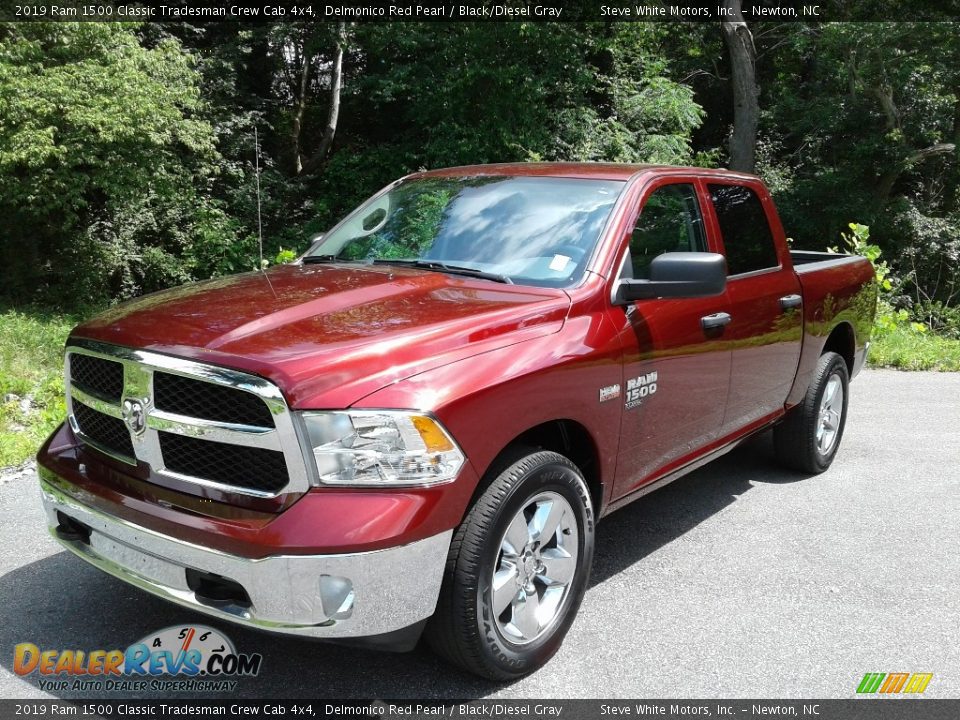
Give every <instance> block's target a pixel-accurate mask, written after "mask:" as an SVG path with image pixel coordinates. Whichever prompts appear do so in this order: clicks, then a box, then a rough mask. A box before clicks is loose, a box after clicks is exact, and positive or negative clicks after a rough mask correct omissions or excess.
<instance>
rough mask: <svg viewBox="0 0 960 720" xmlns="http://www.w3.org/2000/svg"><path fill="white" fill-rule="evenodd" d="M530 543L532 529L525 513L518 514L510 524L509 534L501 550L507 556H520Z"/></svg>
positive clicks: (504, 539) (505, 537)
mask: <svg viewBox="0 0 960 720" xmlns="http://www.w3.org/2000/svg"><path fill="white" fill-rule="evenodd" d="M529 542H530V528H529V527H528V526H527V521H526V519H525V518H524V516H523V512H522V511H521V512H519V513H517V515H516V517H514V518H513V520H512V521H511V522H510V527H508V528H507V534H506V535H505V536H504V538H503V542H502V543H501V544H500V545H501V549H502V550H503V552H504V553H505V554H506V555H512V556H515V555H519V554H520V551H521V550H523V548H524V547H525V546H526V545H527V543H529Z"/></svg>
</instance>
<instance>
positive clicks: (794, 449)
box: [773, 352, 850, 475]
mask: <svg viewBox="0 0 960 720" xmlns="http://www.w3.org/2000/svg"><path fill="white" fill-rule="evenodd" d="M833 378H836V379H838V380H839V382H840V388H841V389H842V391H843V398H842V409H841V410H840V413H839V415H840V417H839V421H838V422H837V423H834V424H836V432H835V435H834V436H833V439H832V442H831V443H830V445H829V447H827V448H825V449H822V448H821V443H820V442H819V439H818V429H819V427H820V408H821V404H822V403H823V400H824V394H825V393H826V391H827V388H828V386H829V385H830V383H831V380H832V379H833ZM849 386H850V375H849V372H848V371H847V364H846V363H845V362H844V360H843V358H842V357H840V356H839V355H837V354H836V353H834V352H827V353H824V354H823V355H822V356H821V357H820V361H819V363H817V369H816V370H815V371H814V373H813V378H812V379H811V381H810V386H809V387H808V388H807V394H806V395H805V396H804V398H803V401H802V402H801V403H800V404H799V405H797V406H796V407H794V408H792V409H791V410H790V412H789V413H787V416H786V418H785V419H784V420H783V422H782V423H780V424H779V425H777V426H776V427H775V428H774V430H773V443H774V448H775V449H776V454H777V459H778V460H779V461H780V462H781V463H782V464H783V465H785V466H786V467H788V468H790V469H792V470H797V471H799V472H803V473H810V474H813V475H816V474H819V473H822V472H823V471H824V470H826V469H827V468H828V467H830V464H831V463H832V462H833V459H834V457H836V455H837V450H838V449H839V447H840V441H841V439H842V438H843V428H844V426H845V425H846V422H847V402H848V399H849V397H850V393H849Z"/></svg>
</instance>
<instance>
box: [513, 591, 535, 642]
mask: <svg viewBox="0 0 960 720" xmlns="http://www.w3.org/2000/svg"><path fill="white" fill-rule="evenodd" d="M539 609H540V598H539V596H538V595H537V593H536V592H534V593H531V594H530V595H527V594H526V593H520V596H519V597H518V598H517V601H516V602H515V603H514V604H513V617H512V618H511V624H512V625H513V626H514V627H515V628H516V629H517V631H518V632H519V633H520V636H521V637H523V638H524V639H531V640H532V639H533V638H535V637H536V636H537V635H538V634H539V633H540V619H539V618H538V613H537V611H538V610H539Z"/></svg>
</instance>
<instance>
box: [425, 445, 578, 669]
mask: <svg viewBox="0 0 960 720" xmlns="http://www.w3.org/2000/svg"><path fill="white" fill-rule="evenodd" d="M593 532H594V518H593V509H592V506H591V502H590V493H589V491H588V489H587V484H586V482H585V481H584V479H583V476H582V475H581V473H580V471H579V469H578V468H577V467H576V466H575V465H574V464H573V463H572V462H570V461H569V460H568V459H567V458H565V457H563V456H562V455H558V454H557V453H553V452H535V451H531V452H530V453H529V454H527V455H525V456H524V457H522V458H521V459H520V460H518V461H517V462H515V463H513V464H512V465H510V466H509V467H508V468H507V469H506V470H504V471H503V472H502V473H500V474H499V475H498V476H497V477H496V478H495V479H494V480H493V482H492V483H491V484H490V486H489V487H488V488H487V490H486V491H485V492H484V493H483V495H482V496H481V497H480V499H479V500H477V502H476V504H475V505H474V506H473V508H472V509H471V510H470V512H469V514H468V515H467V517H466V518H465V519H464V521H463V523H462V524H461V526H460V527H459V528H458V530H457V532H456V534H455V535H454V539H453V542H452V544H451V548H450V555H449V558H448V561H447V570H446V576H445V577H444V582H443V588H442V590H441V593H440V600H439V602H438V605H437V612H436V614H435V615H434V617H433V618H431V621H430V623H429V625H428V628H427V640H428V642H429V643H430V645H431V646H432V647H433V648H434V650H435V651H436V652H438V653H439V654H440V655H442V656H444V657H445V658H447V659H448V660H450V661H452V662H454V663H456V664H457V665H460V666H461V667H463V668H465V669H467V670H469V671H471V672H474V673H476V674H478V675H482V676H484V677H488V678H491V679H497V680H508V679H512V678H517V677H520V676H522V675H525V674H527V673H529V672H532V671H533V670H536V669H537V668H539V667H540V666H542V665H543V664H544V663H546V662H547V661H548V660H549V659H550V658H551V657H552V656H553V654H554V653H555V652H556V651H557V649H558V648H559V647H560V643H561V642H562V641H563V638H564V636H565V635H566V633H567V630H568V629H569V628H570V625H571V624H572V622H573V619H574V616H575V615H576V612H577V609H578V608H579V606H580V601H581V599H582V598H583V593H584V591H585V589H586V586H587V581H588V580H589V575H590V565H591V561H592V556H593Z"/></svg>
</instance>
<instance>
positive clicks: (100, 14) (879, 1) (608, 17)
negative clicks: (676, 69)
mask: <svg viewBox="0 0 960 720" xmlns="http://www.w3.org/2000/svg"><path fill="white" fill-rule="evenodd" d="M0 20H4V21H16V22H28V21H66V22H77V21H93V22H171V21H172V22H177V21H180V22H191V23H198V22H264V21H268V22H269V21H278V20H288V21H308V22H309V21H314V22H338V21H346V22H401V23H402V22H720V21H739V20H743V21H745V22H748V23H750V22H776V23H780V22H811V23H813V22H955V21H957V20H960V0H912V1H911V0H806V1H801V0H675V1H674V2H667V1H662V0H455V1H451V0H419V1H416V0H414V1H411V0H386V1H384V0H380V1H377V0H368V1H367V2H363V1H362V0H361V1H358V0H340V1H336V0H328V1H324V2H316V1H310V0H297V1H291V0H273V1H269V2H268V1H261V0H191V1H185V0H159V1H158V0H150V1H149V2H122V1H120V2H118V1H115V0H89V1H87V2H75V1H74V0H36V1H35V2H30V1H29V0H24V1H23V2H17V1H16V0H0Z"/></svg>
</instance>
